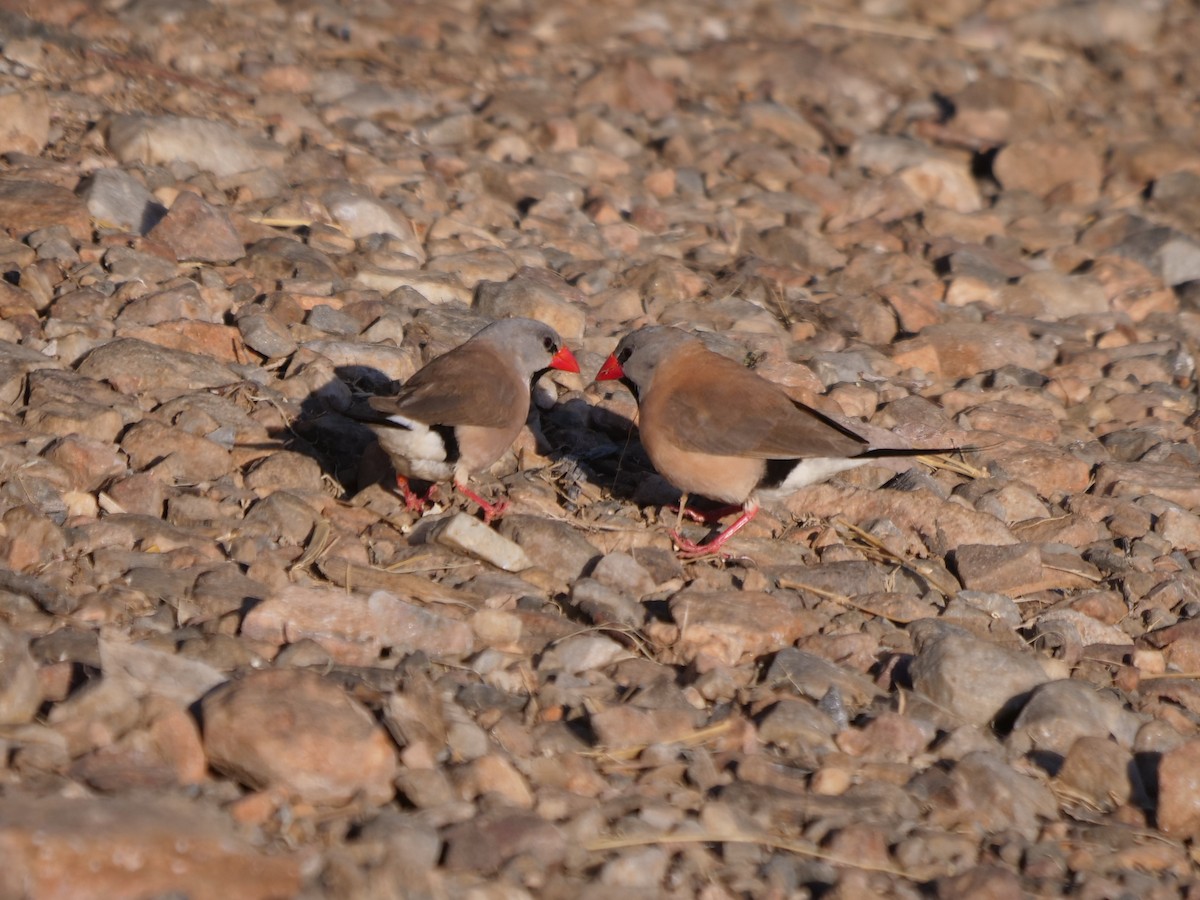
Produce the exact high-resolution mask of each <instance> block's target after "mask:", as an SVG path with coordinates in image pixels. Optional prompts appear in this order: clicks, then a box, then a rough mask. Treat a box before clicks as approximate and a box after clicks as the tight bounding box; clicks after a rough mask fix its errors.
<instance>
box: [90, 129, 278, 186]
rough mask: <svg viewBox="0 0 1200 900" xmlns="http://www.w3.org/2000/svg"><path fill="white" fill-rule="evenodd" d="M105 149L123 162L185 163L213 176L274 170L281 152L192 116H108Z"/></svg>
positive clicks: (261, 141)
mask: <svg viewBox="0 0 1200 900" xmlns="http://www.w3.org/2000/svg"><path fill="white" fill-rule="evenodd" d="M105 140H106V141H107V146H108V149H109V151H111V152H112V154H113V155H114V156H115V157H116V158H117V159H118V160H120V161H121V162H123V163H142V164H144V165H151V166H169V165H171V164H172V163H186V164H188V165H190V166H194V167H195V168H196V169H198V170H200V171H202V172H211V173H212V174H214V175H218V176H227V175H236V174H239V173H241V172H248V171H250V170H251V169H260V168H278V167H279V166H280V165H282V163H283V159H284V153H283V148H282V147H278V146H276V145H274V144H272V143H270V142H269V141H267V140H265V139H262V138H252V137H249V136H247V135H244V134H242V133H241V132H239V131H237V130H236V129H234V128H232V127H230V126H229V125H227V124H225V123H224V122H217V121H213V120H210V119H200V118H195V117H192V116H141V115H117V116H113V117H112V118H111V119H110V120H109V121H108V123H107V126H106V128H105Z"/></svg>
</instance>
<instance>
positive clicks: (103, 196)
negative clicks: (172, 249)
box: [79, 169, 167, 234]
mask: <svg viewBox="0 0 1200 900" xmlns="http://www.w3.org/2000/svg"><path fill="white" fill-rule="evenodd" d="M79 195H80V196H81V197H82V198H83V202H84V203H86V204H87V209H88V212H89V213H91V216H92V218H93V219H95V220H96V221H97V222H99V223H100V224H102V225H116V226H118V227H120V228H127V229H129V230H130V231H132V232H134V233H135V234H146V233H147V232H148V231H149V230H150V229H151V228H153V227H154V226H155V225H156V224H157V223H158V221H159V219H161V218H162V217H163V216H164V215H166V212H167V208H166V207H165V206H163V205H162V204H161V203H159V202H158V200H156V199H155V197H154V195H153V194H151V193H150V191H148V190H147V189H146V186H145V185H144V184H143V183H142V182H141V181H139V180H138V179H137V178H136V177H134V176H133V175H132V174H131V173H129V172H126V171H125V170H123V169H97V170H96V171H95V172H93V173H92V174H91V176H90V177H89V178H88V179H87V180H86V181H84V182H83V184H82V185H81V186H80V188H79Z"/></svg>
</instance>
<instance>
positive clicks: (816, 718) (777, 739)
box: [758, 699, 838, 754]
mask: <svg viewBox="0 0 1200 900" xmlns="http://www.w3.org/2000/svg"><path fill="white" fill-rule="evenodd" d="M837 731H838V727H837V723H836V722H834V721H833V719H832V718H830V717H829V716H828V715H826V714H825V713H824V712H822V711H821V710H820V709H819V708H818V707H817V705H816V704H815V703H811V702H809V701H805V700H788V699H784V700H780V701H778V702H777V703H775V704H774V705H772V706H771V707H770V708H769V709H768V710H767V711H766V712H765V713H764V714H763V717H762V720H761V721H760V722H759V725H758V739H759V740H760V741H763V742H764V743H767V744H774V745H775V746H776V747H779V748H780V749H781V750H783V751H784V752H785V753H801V752H806V753H817V754H820V753H822V752H828V751H831V750H833V749H834V744H833V736H834V735H835V734H837Z"/></svg>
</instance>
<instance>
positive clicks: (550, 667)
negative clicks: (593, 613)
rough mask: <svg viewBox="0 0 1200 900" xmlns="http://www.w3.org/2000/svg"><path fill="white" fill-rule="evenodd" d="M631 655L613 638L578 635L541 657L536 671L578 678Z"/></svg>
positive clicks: (630, 657) (629, 657)
mask: <svg viewBox="0 0 1200 900" xmlns="http://www.w3.org/2000/svg"><path fill="white" fill-rule="evenodd" d="M632 658H633V654H632V653H630V652H629V651H628V650H627V649H626V648H625V647H623V646H621V645H620V644H619V643H617V642H616V641H614V640H613V639H612V638H609V637H605V636H604V635H602V634H581V635H576V636H575V637H569V638H566V639H564V640H561V641H558V642H557V643H556V644H554V646H553V647H552V648H551V649H550V650H548V651H547V652H546V653H544V654H543V655H542V658H541V660H540V661H539V662H538V668H539V669H544V670H546V671H555V670H559V671H562V672H566V673H567V674H568V675H579V674H581V673H583V672H588V671H590V670H592V669H602V668H604V667H606V666H609V665H612V664H613V663H614V662H617V661H618V660H622V659H632Z"/></svg>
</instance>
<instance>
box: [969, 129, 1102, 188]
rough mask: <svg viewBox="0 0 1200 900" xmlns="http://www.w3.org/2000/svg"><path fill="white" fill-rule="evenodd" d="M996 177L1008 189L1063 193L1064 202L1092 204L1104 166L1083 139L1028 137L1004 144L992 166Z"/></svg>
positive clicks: (1098, 156)
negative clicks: (1062, 139)
mask: <svg viewBox="0 0 1200 900" xmlns="http://www.w3.org/2000/svg"><path fill="white" fill-rule="evenodd" d="M992 170H993V171H994V172H995V174H996V179H997V180H998V181H999V182H1000V183H1001V184H1002V185H1003V186H1004V189H1005V190H1010V191H1029V192H1030V193H1031V194H1035V195H1037V196H1039V197H1047V196H1049V195H1050V194H1051V193H1052V192H1054V191H1058V192H1060V194H1061V193H1062V192H1063V191H1066V192H1067V193H1065V194H1063V196H1064V198H1065V200H1066V202H1071V203H1080V204H1082V203H1093V202H1095V201H1096V199H1097V198H1098V197H1099V195H1100V180H1101V178H1102V177H1103V174H1104V165H1103V162H1102V160H1101V158H1100V155H1099V154H1098V153H1096V152H1095V151H1094V150H1093V149H1092V148H1090V147H1089V146H1087V144H1086V143H1084V142H1082V141H1059V140H1040V139H1036V138H1034V139H1027V140H1017V141H1013V142H1012V143H1010V144H1007V145H1006V146H1005V147H1003V148H1002V149H1001V150H1000V152H999V153H998V154H997V155H996V160H995V162H994V163H993V165H992Z"/></svg>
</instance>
